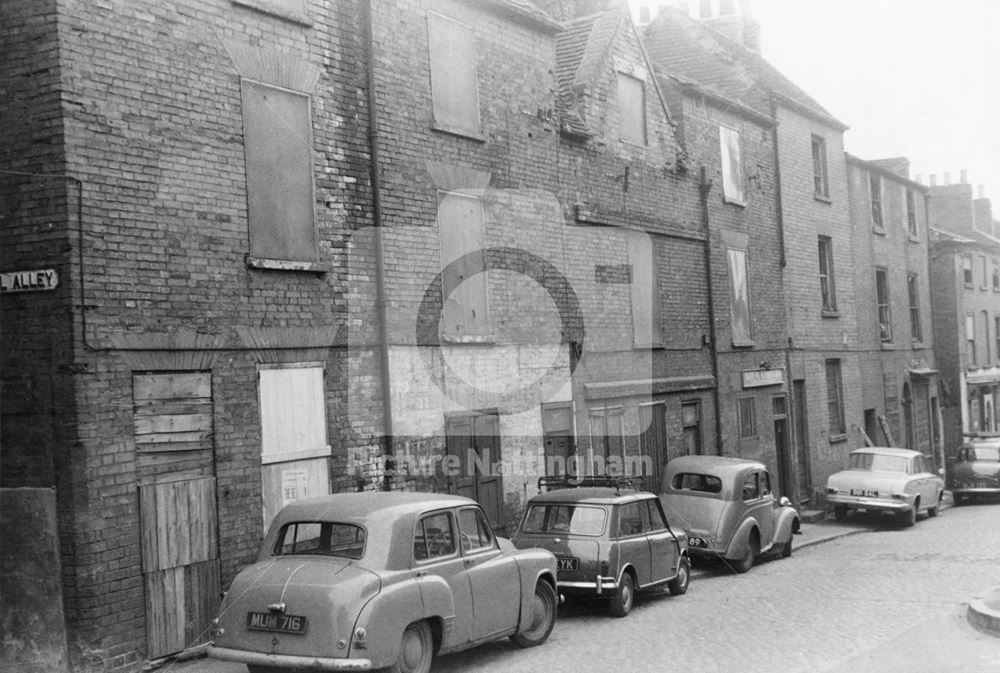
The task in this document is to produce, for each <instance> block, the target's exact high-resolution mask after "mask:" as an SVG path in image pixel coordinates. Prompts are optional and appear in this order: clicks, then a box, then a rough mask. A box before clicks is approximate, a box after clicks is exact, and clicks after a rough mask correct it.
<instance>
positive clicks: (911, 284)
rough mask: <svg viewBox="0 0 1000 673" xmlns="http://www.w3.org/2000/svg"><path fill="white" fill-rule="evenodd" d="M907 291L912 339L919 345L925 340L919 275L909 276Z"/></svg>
mask: <svg viewBox="0 0 1000 673" xmlns="http://www.w3.org/2000/svg"><path fill="white" fill-rule="evenodd" d="M906 291H907V294H908V295H909V297H910V339H911V340H912V341H913V342H914V343H918V342H920V341H923V340H924V339H923V333H922V332H921V330H920V285H919V279H918V277H917V274H915V273H911V274H909V275H907V277H906Z"/></svg>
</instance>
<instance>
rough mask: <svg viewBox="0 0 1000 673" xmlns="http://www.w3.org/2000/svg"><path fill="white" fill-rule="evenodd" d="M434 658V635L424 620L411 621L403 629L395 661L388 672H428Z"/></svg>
mask: <svg viewBox="0 0 1000 673" xmlns="http://www.w3.org/2000/svg"><path fill="white" fill-rule="evenodd" d="M433 659H434V635H433V634H432V633H431V626H430V624H428V623H427V622H426V621H421V622H413V623H412V624H410V625H409V626H407V627H406V628H405V629H404V630H403V637H402V638H401V639H400V643H399V657H398V658H397V659H396V663H395V664H393V665H392V666H390V667H389V668H388V669H386V670H387V671H388V672H389V673H430V670H431V660H433Z"/></svg>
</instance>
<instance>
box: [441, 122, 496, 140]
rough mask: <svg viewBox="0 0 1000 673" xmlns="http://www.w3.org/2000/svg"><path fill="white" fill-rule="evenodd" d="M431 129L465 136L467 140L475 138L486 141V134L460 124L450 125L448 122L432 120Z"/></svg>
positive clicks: (451, 134) (460, 136)
mask: <svg viewBox="0 0 1000 673" xmlns="http://www.w3.org/2000/svg"><path fill="white" fill-rule="evenodd" d="M431 129H433V130H434V131H437V132H438V133H447V134H448V135H450V136H457V137H459V138H465V139H466V140H473V141H475V142H477V143H485V142H486V136H484V135H483V134H482V133H480V132H479V131H472V130H470V129H465V128H461V127H459V126H449V125H447V124H442V123H441V122H431Z"/></svg>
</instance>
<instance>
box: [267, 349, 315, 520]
mask: <svg viewBox="0 0 1000 673" xmlns="http://www.w3.org/2000/svg"><path fill="white" fill-rule="evenodd" d="M259 394H260V421H261V429H260V438H261V479H262V485H263V510H264V511H263V514H264V524H265V526H266V525H267V524H268V523H269V522H270V521H271V519H272V518H274V515H275V514H277V513H278V510H279V509H281V508H282V507H284V506H285V505H287V504H288V503H290V502H293V501H295V500H299V499H301V498H307V497H312V496H316V495H324V494H326V493H329V492H330V475H329V457H330V446H329V445H328V444H327V439H326V437H327V428H326V393H325V388H324V385H323V368H322V367H321V366H319V365H306V366H301V365H296V366H292V367H280V368H271V369H261V370H260V392H259Z"/></svg>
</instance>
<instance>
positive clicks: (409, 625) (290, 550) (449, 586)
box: [208, 492, 558, 673]
mask: <svg viewBox="0 0 1000 673" xmlns="http://www.w3.org/2000/svg"><path fill="white" fill-rule="evenodd" d="M555 584H556V560H555V557H554V556H553V555H552V554H551V552H548V551H545V550H543V549H531V550H518V549H516V548H514V546H513V545H512V544H511V543H510V541H509V540H506V539H501V538H497V537H495V536H494V534H493V531H492V529H491V528H490V524H489V522H488V521H487V519H486V516H485V514H484V513H483V510H482V509H481V508H480V507H479V505H477V504H476V503H475V502H474V501H472V500H469V499H468V498H462V497H458V496H451V495H434V494H427V493H401V492H395V493H383V492H368V493H348V494H340V495H328V496H321V497H318V498H309V499H304V500H300V501H297V502H294V503H292V504H290V505H288V506H286V507H285V508H283V509H282V510H281V511H280V512H278V515H277V516H276V517H275V519H274V521H273V522H272V523H271V525H270V527H269V529H268V532H267V535H266V536H265V538H264V544H263V547H262V548H261V550H260V552H259V554H258V557H257V562H256V563H254V564H253V565H251V566H249V567H248V568H245V569H244V570H243V571H242V572H240V573H239V574H238V575H237V576H236V579H235V580H233V583H232V586H231V587H230V588H229V591H228V592H227V593H226V595H225V598H224V599H223V601H222V606H221V607H220V612H219V616H218V618H217V619H216V620H215V625H214V631H215V633H214V643H213V645H212V646H211V647H210V649H209V652H208V653H209V656H212V657H215V658H217V659H224V660H228V661H236V662H242V663H245V664H247V666H248V667H249V669H250V671H251V673H264V672H265V671H272V670H309V671H348V670H349V671H367V670H372V669H379V668H388V669H389V670H391V671H400V672H402V671H405V672H414V671H419V672H423V673H426V672H427V671H429V670H430V666H431V660H432V658H433V656H434V655H435V654H436V653H446V652H454V651H457V650H462V649H466V648H468V647H472V646H474V645H476V644H478V643H482V642H484V641H487V640H491V639H494V638H500V637H503V636H509V637H510V638H511V639H512V640H513V641H514V642H515V643H516V644H518V645H520V646H523V647H530V646H533V645H539V644H541V643H542V642H544V641H545V639H546V638H548V636H549V633H550V632H551V631H552V627H553V625H554V624H555V620H556V611H557V607H558V600H557V596H556V591H555Z"/></svg>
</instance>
